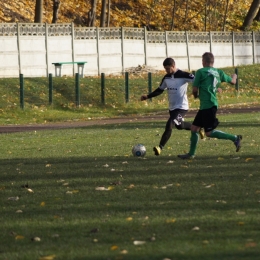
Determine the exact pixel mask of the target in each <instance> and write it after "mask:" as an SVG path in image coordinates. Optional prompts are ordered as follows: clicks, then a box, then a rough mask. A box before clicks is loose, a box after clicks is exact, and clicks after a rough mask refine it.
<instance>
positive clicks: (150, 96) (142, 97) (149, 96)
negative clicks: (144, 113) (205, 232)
mask: <svg viewBox="0 0 260 260" xmlns="http://www.w3.org/2000/svg"><path fill="white" fill-rule="evenodd" d="M162 93H163V90H162V89H160V88H157V89H156V90H154V91H153V92H152V93H150V94H148V95H142V96H141V101H143V100H146V99H148V98H153V97H156V96H159V95H161V94H162Z"/></svg>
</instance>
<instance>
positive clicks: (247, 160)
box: [245, 158, 254, 162]
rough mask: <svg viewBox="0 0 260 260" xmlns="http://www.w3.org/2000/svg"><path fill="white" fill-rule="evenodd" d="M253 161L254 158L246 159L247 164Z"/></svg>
mask: <svg viewBox="0 0 260 260" xmlns="http://www.w3.org/2000/svg"><path fill="white" fill-rule="evenodd" d="M251 160H254V158H246V159H245V161H246V162H249V161H251Z"/></svg>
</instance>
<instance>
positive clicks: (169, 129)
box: [153, 117, 174, 156]
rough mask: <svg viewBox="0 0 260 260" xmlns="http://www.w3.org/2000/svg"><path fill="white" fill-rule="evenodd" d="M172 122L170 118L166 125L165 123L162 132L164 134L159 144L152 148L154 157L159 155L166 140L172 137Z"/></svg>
mask: <svg viewBox="0 0 260 260" xmlns="http://www.w3.org/2000/svg"><path fill="white" fill-rule="evenodd" d="M173 125H174V123H173V121H172V119H171V117H170V118H169V119H168V121H167V123H166V126H165V130H164V133H163V135H162V137H161V140H160V143H159V146H155V147H154V148H153V151H154V154H155V155H157V156H158V155H160V153H161V151H162V149H163V147H164V146H165V145H166V143H167V142H168V140H169V139H170V137H171V135H172V128H173Z"/></svg>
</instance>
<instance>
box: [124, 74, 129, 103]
mask: <svg viewBox="0 0 260 260" xmlns="http://www.w3.org/2000/svg"><path fill="white" fill-rule="evenodd" d="M125 102H126V103H128V102H129V74H128V72H125Z"/></svg>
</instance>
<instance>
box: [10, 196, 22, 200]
mask: <svg viewBox="0 0 260 260" xmlns="http://www.w3.org/2000/svg"><path fill="white" fill-rule="evenodd" d="M8 200H13V201H16V200H19V197H18V196H16V197H9V198H8Z"/></svg>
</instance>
